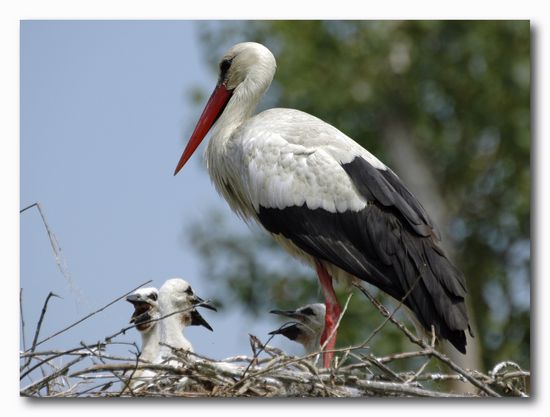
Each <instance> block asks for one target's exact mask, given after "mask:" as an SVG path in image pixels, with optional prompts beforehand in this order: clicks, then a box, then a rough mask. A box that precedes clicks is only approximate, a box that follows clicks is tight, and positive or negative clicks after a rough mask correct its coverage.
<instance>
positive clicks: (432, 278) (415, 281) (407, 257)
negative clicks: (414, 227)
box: [394, 233, 472, 353]
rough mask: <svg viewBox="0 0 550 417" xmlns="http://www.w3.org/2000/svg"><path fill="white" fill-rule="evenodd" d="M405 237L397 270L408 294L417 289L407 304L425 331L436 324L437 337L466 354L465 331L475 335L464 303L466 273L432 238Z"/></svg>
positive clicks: (399, 253) (406, 234)
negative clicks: (460, 269) (464, 274)
mask: <svg viewBox="0 0 550 417" xmlns="http://www.w3.org/2000/svg"><path fill="white" fill-rule="evenodd" d="M402 238H403V248H404V249H405V250H404V251H399V252H398V253H397V256H398V258H399V262H398V263H397V265H395V264H394V268H396V272H397V275H398V276H399V278H400V281H401V284H402V285H403V291H404V293H405V294H406V293H407V292H408V290H409V289H410V287H411V285H414V286H415V288H413V290H412V291H411V292H410V295H409V296H408V297H407V299H406V300H405V301H404V303H405V304H406V305H407V306H408V307H409V308H410V309H411V310H412V311H413V312H414V313H415V315H416V316H417V318H418V319H419V321H420V323H421V324H422V325H423V326H424V328H425V329H427V330H429V329H431V326H432V325H433V326H434V329H435V333H436V335H437V336H438V337H441V338H443V339H447V340H448V341H449V342H450V343H451V344H452V345H453V346H454V347H455V348H456V349H457V350H458V351H460V352H462V353H466V333H465V332H466V330H467V331H469V332H470V334H472V331H471V329H470V326H469V323H468V314H467V311H466V304H465V301H464V299H465V296H466V282H465V280H464V276H463V274H462V273H461V272H460V271H459V270H458V269H457V268H456V267H455V266H454V265H453V264H452V263H451V262H450V261H449V259H447V257H446V256H445V254H444V252H443V251H442V249H441V248H440V247H439V246H438V245H437V243H435V242H434V241H433V239H432V238H429V237H428V238H418V237H417V236H411V235H410V234H408V233H403V234H402ZM419 243H421V244H419ZM407 264H408V265H407ZM405 265H407V266H406V267H405V268H403V266H405ZM411 266H412V268H411Z"/></svg>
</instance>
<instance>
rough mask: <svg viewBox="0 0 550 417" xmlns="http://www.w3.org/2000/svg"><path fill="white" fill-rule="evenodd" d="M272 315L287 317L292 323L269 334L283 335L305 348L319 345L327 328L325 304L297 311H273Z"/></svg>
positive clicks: (313, 305)
mask: <svg viewBox="0 0 550 417" xmlns="http://www.w3.org/2000/svg"><path fill="white" fill-rule="evenodd" d="M270 313H272V314H277V315H280V316H283V317H287V318H289V319H290V321H289V322H287V325H285V326H283V327H281V328H279V329H277V330H274V331H272V332H270V333H269V334H282V335H283V336H285V337H287V338H288V339H290V340H294V341H296V342H298V343H301V344H302V345H304V346H307V345H311V344H312V343H314V342H316V343H317V344H318V343H319V341H320V339H321V334H322V333H323V330H324V328H325V313H326V307H325V305H324V304H321V303H316V304H308V305H305V306H303V307H300V308H298V309H296V310H271V311H270ZM317 347H318V346H317Z"/></svg>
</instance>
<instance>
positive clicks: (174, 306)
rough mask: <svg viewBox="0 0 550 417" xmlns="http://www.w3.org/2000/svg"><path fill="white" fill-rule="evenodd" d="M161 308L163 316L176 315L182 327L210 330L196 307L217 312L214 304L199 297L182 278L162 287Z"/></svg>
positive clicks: (160, 295) (173, 279)
mask: <svg viewBox="0 0 550 417" xmlns="http://www.w3.org/2000/svg"><path fill="white" fill-rule="evenodd" d="M159 307H160V311H161V314H162V316H166V315H168V314H173V313H175V315H176V316H177V317H178V318H179V319H180V321H181V324H182V326H185V327H186V326H204V327H206V328H207V329H209V330H212V327H211V326H210V325H209V324H208V322H207V321H206V320H205V319H204V318H203V317H202V316H201V315H200V313H199V312H198V311H197V310H196V308H195V307H205V308H208V309H210V310H214V311H217V310H216V308H215V307H214V306H213V305H212V304H210V303H209V302H208V301H204V300H203V299H202V298H200V297H199V296H197V295H196V294H195V293H194V292H193V288H191V285H189V283H188V282H187V281H185V280H183V279H181V278H172V279H169V280H167V281H166V282H165V283H164V284H163V285H162V287H160V290H159ZM176 312H177V313H176Z"/></svg>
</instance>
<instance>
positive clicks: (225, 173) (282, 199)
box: [174, 42, 469, 366]
mask: <svg viewBox="0 0 550 417" xmlns="http://www.w3.org/2000/svg"><path fill="white" fill-rule="evenodd" d="M275 68H276V63H275V58H274V57H273V54H272V53H271V52H270V51H269V50H268V49H267V48H266V47H264V46H263V45H260V44H258V43H253V42H245V43H239V44H237V45H235V46H233V47H232V48H231V49H230V50H229V51H228V52H227V53H226V54H225V55H224V57H223V58H222V60H221V62H220V72H219V79H218V83H217V85H216V88H215V89H214V92H213V93H212V95H211V97H210V99H209V100H208V103H207V104H206V107H205V109H204V111H203V113H202V115H201V117H200V119H199V121H198V123H197V126H196V127H195V130H194V132H193V134H192V135H191V138H190V139H189V142H188V144H187V147H186V148H185V150H184V152H183V154H182V156H181V158H180V161H179V163H178V165H177V167H176V170H175V173H174V175H175V174H177V173H178V171H179V170H180V169H181V168H182V167H183V166H184V164H185V163H186V162H187V161H188V160H189V158H190V157H191V155H192V154H193V152H194V151H195V149H196V148H197V147H198V145H199V144H200V143H201V141H202V140H203V138H204V137H205V136H206V134H207V133H208V131H209V130H210V129H211V128H212V138H211V140H210V142H209V144H208V147H207V149H206V152H205V157H206V162H207V165H208V171H209V174H210V177H211V178H212V180H213V182H214V184H215V186H216V189H217V190H218V192H219V193H220V194H221V195H222V196H223V197H224V198H225V199H226V200H227V202H228V203H229V206H230V207H231V208H232V209H233V210H234V211H235V212H236V213H237V214H239V215H240V216H241V217H243V218H244V219H247V220H249V219H252V220H255V221H257V222H258V223H260V224H261V225H263V226H264V227H265V229H267V231H268V232H269V233H271V235H272V236H273V237H274V238H275V240H276V241H277V242H279V243H280V244H281V245H282V246H283V247H284V248H285V249H286V250H287V251H289V252H290V253H291V254H292V255H294V256H296V257H298V258H300V259H302V260H304V261H305V262H307V263H309V264H310V265H311V266H312V267H314V268H315V269H316V271H317V275H318V277H319V281H320V283H321V288H322V290H323V294H324V297H325V305H326V312H327V314H326V317H325V321H326V323H325V329H324V333H323V338H322V340H323V341H324V340H325V339H326V338H327V337H328V336H329V335H330V334H333V337H332V338H331V339H330V340H329V342H328V344H327V350H328V351H329V352H327V353H326V354H325V355H324V365H325V366H329V364H330V360H331V358H332V354H331V353H330V349H332V348H333V347H334V344H335V341H336V333H335V332H334V333H332V331H333V329H334V327H335V325H336V322H337V319H338V316H339V314H340V307H339V304H338V300H337V298H336V295H335V293H334V289H333V286H332V278H336V279H345V280H364V281H367V282H369V283H371V284H373V285H375V286H376V287H378V288H380V289H381V290H382V291H384V292H386V293H388V294H389V295H391V296H392V297H393V298H395V299H396V300H398V301H399V300H401V299H403V298H404V296H405V295H406V294H408V296H407V297H405V299H404V304H405V305H406V306H407V307H409V309H410V310H412V312H413V313H414V315H415V316H416V318H417V319H418V321H419V322H420V323H421V324H422V326H423V327H424V328H425V329H427V330H429V329H431V328H432V326H433V328H434V329H435V332H436V334H437V335H438V336H440V337H442V338H445V339H448V340H449V341H450V342H451V343H452V344H453V345H454V346H455V347H456V348H457V349H458V350H459V351H460V352H463V353H464V352H465V351H466V336H465V330H466V329H469V325H468V317H467V314H466V307H465V304H464V297H465V295H466V284H465V280H464V277H463V275H462V273H461V272H460V271H459V270H458V269H457V268H456V267H455V266H454V265H453V264H452V263H451V262H450V261H449V260H448V259H447V257H446V256H445V254H444V252H443V250H442V249H441V247H440V246H439V239H440V238H439V232H438V230H437V228H436V226H435V225H434V223H433V222H432V221H431V220H430V217H429V216H428V214H427V213H426V211H425V210H424V208H423V207H422V205H421V204H420V203H419V202H418V200H417V199H416V198H415V197H414V196H413V195H412V194H411V192H410V191H409V190H408V189H407V188H406V186H405V185H404V184H403V182H402V181H401V180H400V179H399V177H398V176H397V175H396V174H395V173H394V172H393V171H392V170H391V169H389V168H388V167H387V166H386V165H384V164H383V163H382V162H380V161H379V160H378V159H377V158H376V157H375V156H374V155H372V154H371V153H370V152H368V151H367V150H365V149H364V148H362V147H361V146H360V145H359V144H357V143H356V142H355V141H353V140H352V139H351V138H349V137H348V136H346V135H345V134H344V133H342V132H340V131H339V130H338V129H336V128H335V127H333V126H331V125H329V124H327V123H325V122H323V121H322V120H320V119H318V118H316V117H314V116H311V115H309V114H307V113H303V112H301V111H299V110H292V109H270V110H266V111H264V112H262V113H259V114H257V115H255V116H253V112H254V109H255V108H256V105H257V104H258V101H259V100H260V98H261V97H262V95H263V94H264V93H265V91H266V90H267V89H268V87H269V85H270V84H271V81H272V79H273V76H274V74H275ZM413 284H415V285H414V288H412V289H411V287H412V286H413ZM409 290H410V293H409Z"/></svg>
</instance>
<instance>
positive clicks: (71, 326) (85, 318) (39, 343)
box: [36, 279, 152, 346]
mask: <svg viewBox="0 0 550 417" xmlns="http://www.w3.org/2000/svg"><path fill="white" fill-rule="evenodd" d="M150 282H152V280H151V279H150V280H148V281H146V282H144V283H143V284H141V285H138V286H137V287H136V288H134V289H132V290H130V291H128V292H127V293H125V294H123V295H121V296H120V297H117V298H115V299H114V300H113V301H111V302H109V303H108V304H106V305H104V306H103V307H101V308H99V309H97V310H96V311H94V312H92V313H90V314H88V315H86V316H84V317H82V318H81V319H79V320H77V321H75V322H74V323H73V324H71V325H69V326H67V327H65V328H63V329H61V330H59V331H58V332H55V333H54V334H52V335H51V336H48V337H46V338H45V339H42V340H41V341H40V342H38V343H36V346H39V345H41V344H42V343H44V342H47V341H48V340H50V339H53V338H54V337H56V336H59V335H60V334H61V333H64V332H66V331H67V330H69V329H72V328H73V327H74V326H76V325H77V324H80V323H82V322H83V321H84V320H87V319H89V318H90V317H92V316H94V315H96V314H97V313H100V312H102V311H103V310H105V309H106V308H108V307H110V306H111V305H113V304H114V303H116V302H117V301H119V300H121V299H123V298H124V297H126V296H127V295H128V294H131V293H132V292H134V291H135V290H137V289H138V288H140V287H143V286H144V285H147V284H149V283H150Z"/></svg>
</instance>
